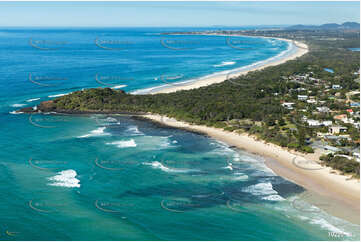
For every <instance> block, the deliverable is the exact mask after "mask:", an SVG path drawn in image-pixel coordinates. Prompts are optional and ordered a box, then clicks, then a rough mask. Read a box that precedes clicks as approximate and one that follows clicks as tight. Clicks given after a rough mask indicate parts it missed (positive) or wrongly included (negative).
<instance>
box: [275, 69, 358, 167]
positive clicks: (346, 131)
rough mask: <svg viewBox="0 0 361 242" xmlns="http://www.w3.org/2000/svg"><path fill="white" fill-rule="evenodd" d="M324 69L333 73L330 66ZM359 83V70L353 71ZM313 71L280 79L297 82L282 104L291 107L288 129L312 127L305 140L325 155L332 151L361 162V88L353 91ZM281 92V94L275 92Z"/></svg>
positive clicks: (334, 153) (333, 153)
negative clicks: (360, 133) (318, 76)
mask: <svg viewBox="0 0 361 242" xmlns="http://www.w3.org/2000/svg"><path fill="white" fill-rule="evenodd" d="M324 71H327V72H330V73H333V71H332V70H330V69H326V68H325V69H324ZM353 75H355V79H354V81H355V82H356V83H359V81H360V78H359V71H358V72H355V73H353ZM315 76H317V75H315V73H314V72H312V71H310V72H308V73H301V74H298V75H291V76H288V77H286V76H283V77H282V80H281V81H284V82H289V83H295V84H297V86H299V87H297V88H291V89H289V90H288V93H286V94H285V95H284V96H283V97H282V99H283V100H282V101H281V105H282V106H283V107H284V108H285V109H287V110H289V114H288V118H289V120H290V122H289V123H288V124H287V125H285V127H287V128H289V129H291V130H292V129H296V126H303V127H306V128H307V129H312V131H313V132H312V134H314V135H313V136H310V137H307V138H306V143H307V144H309V145H310V146H311V147H312V148H313V149H318V150H320V151H321V153H322V154H326V155H328V154H332V155H334V156H339V157H344V158H346V159H349V160H352V159H353V160H355V161H357V162H360V152H359V149H360V148H359V145H360V137H359V132H360V102H359V98H360V91H359V90H350V89H348V88H346V87H342V86H341V85H339V84H334V83H336V82H335V81H334V79H337V76H336V77H331V78H330V79H328V80H327V79H320V78H317V77H315ZM274 95H279V93H274Z"/></svg>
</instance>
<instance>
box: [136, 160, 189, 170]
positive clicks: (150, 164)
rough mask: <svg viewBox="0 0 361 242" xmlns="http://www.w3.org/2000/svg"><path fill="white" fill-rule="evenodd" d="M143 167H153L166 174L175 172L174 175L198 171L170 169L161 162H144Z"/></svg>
mask: <svg viewBox="0 0 361 242" xmlns="http://www.w3.org/2000/svg"><path fill="white" fill-rule="evenodd" d="M143 165H148V166H152V167H153V168H154V169H160V170H162V171H164V172H174V173H187V172H190V171H196V170H192V169H182V168H169V167H167V166H165V165H163V164H162V163H160V162H159V161H153V162H143Z"/></svg>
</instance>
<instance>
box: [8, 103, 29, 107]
mask: <svg viewBox="0 0 361 242" xmlns="http://www.w3.org/2000/svg"><path fill="white" fill-rule="evenodd" d="M25 105H26V104H24V103H15V104H13V105H11V107H13V108H20V107H24V106H25Z"/></svg>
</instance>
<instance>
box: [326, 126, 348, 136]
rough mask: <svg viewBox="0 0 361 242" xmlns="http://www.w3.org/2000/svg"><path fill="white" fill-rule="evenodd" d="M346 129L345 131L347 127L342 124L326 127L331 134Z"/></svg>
mask: <svg viewBox="0 0 361 242" xmlns="http://www.w3.org/2000/svg"><path fill="white" fill-rule="evenodd" d="M346 131H347V127H344V126H331V127H329V128H328V132H329V133H331V134H339V133H342V132H346Z"/></svg>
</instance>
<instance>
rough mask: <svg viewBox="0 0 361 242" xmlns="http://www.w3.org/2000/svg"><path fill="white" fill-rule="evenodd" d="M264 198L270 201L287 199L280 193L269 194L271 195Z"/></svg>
mask: <svg viewBox="0 0 361 242" xmlns="http://www.w3.org/2000/svg"><path fill="white" fill-rule="evenodd" d="M262 199H263V200H268V201H285V200H286V199H284V198H283V197H281V196H280V195H269V196H266V197H263V198H262Z"/></svg>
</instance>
